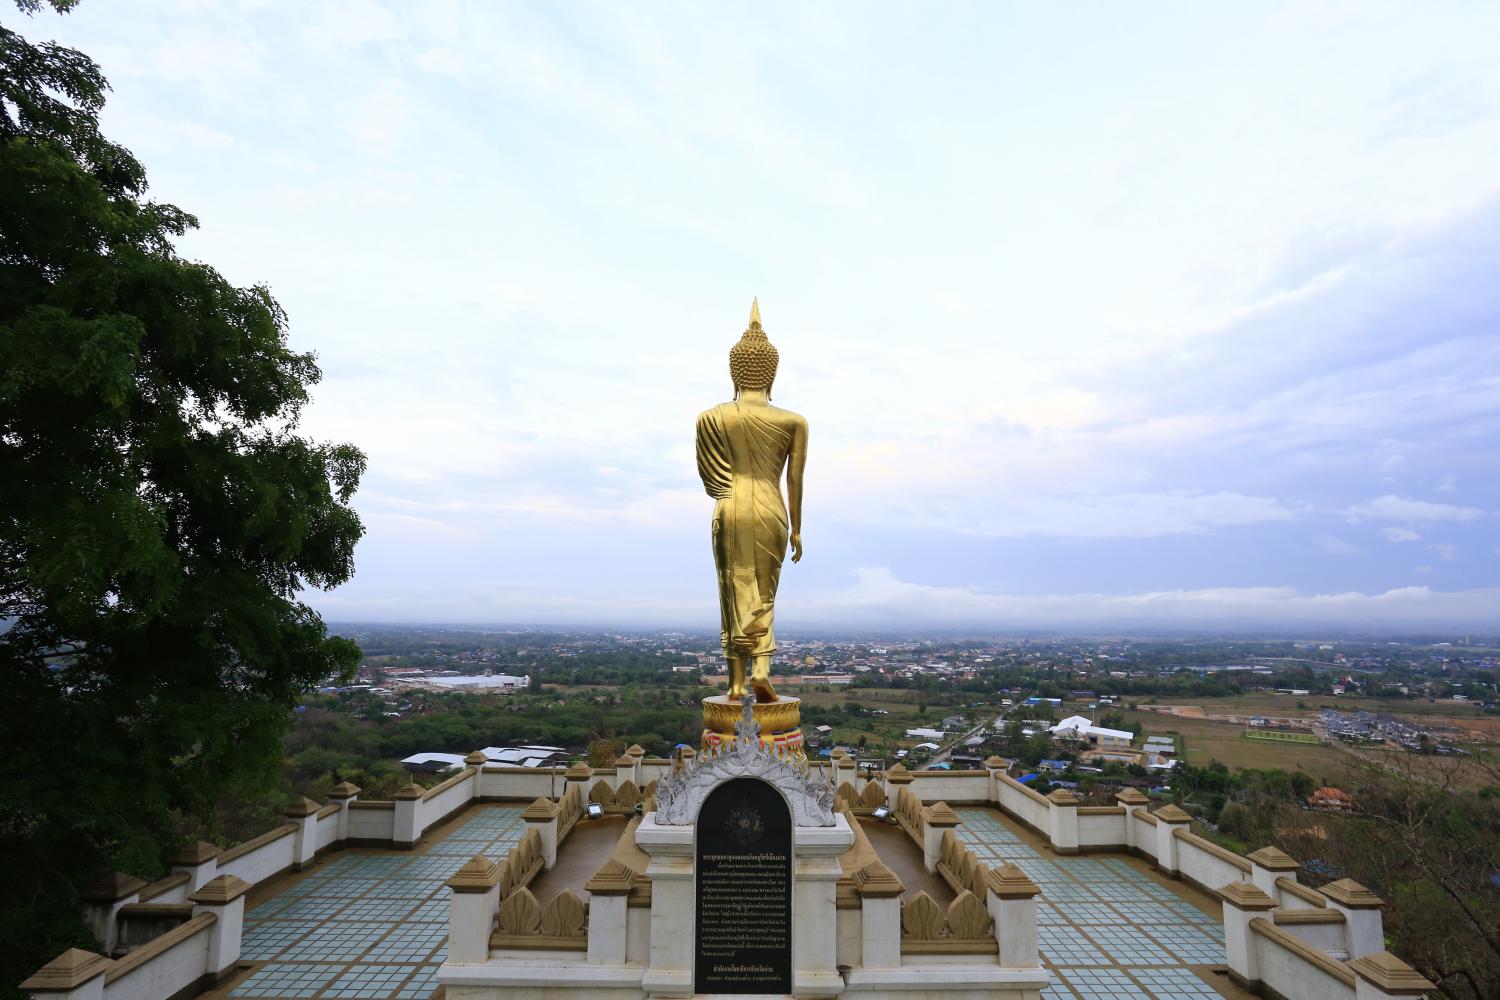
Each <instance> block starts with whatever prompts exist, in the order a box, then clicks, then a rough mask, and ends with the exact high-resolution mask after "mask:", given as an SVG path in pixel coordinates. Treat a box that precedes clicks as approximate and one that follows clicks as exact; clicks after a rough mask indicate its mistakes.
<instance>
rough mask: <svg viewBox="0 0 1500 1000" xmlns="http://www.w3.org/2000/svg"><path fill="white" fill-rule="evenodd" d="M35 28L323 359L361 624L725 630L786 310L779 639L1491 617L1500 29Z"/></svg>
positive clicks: (1352, 17)
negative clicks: (736, 406) (96, 66)
mask: <svg viewBox="0 0 1500 1000" xmlns="http://www.w3.org/2000/svg"><path fill="white" fill-rule="evenodd" d="M16 20H17V18H16V17H15V16H14V15H10V16H9V17H8V21H9V22H14V21H16ZM21 29H22V31H23V32H24V33H26V34H27V35H29V36H30V37H32V38H41V37H48V38H56V39H57V40H59V41H62V42H65V43H69V44H74V45H76V46H78V47H79V48H81V49H83V50H84V51H86V52H88V53H89V54H91V55H93V56H94V57H95V58H96V59H98V60H99V61H100V62H101V64H102V65H103V67H104V70H105V72H106V74H107V75H108V76H109V78H110V80H111V82H112V84H113V87H114V93H113V95H112V98H111V100H110V103H109V105H108V107H107V109H106V111H105V115H104V120H105V124H106V128H107V130H108V131H109V133H110V134H111V135H112V136H113V137H114V138H116V139H117V140H119V141H122V142H124V143H125V144H126V145H127V146H129V147H130V148H132V149H133V150H134V151H135V152H136V153H137V154H138V155H139V156H140V157H141V158H142V159H143V161H144V162H145V163H146V165H147V167H148V169H149V170H150V172H151V178H152V182H153V195H154V196H155V197H157V198H160V199H163V200H167V201H172V202H174V203H176V204H179V205H181V206H182V207H184V208H186V209H188V210H189V211H192V212H194V213H196V214H197V215H198V216H199V217H200V219H201V222H202V226H203V228H202V230H201V231H200V232H198V233H196V234H194V235H192V236H191V237H190V238H188V239H186V240H185V241H184V242H183V244H182V249H183V251H184V252H185V253H186V254H188V255H190V256H193V257H198V258H201V259H204V260H206V261H209V262H210V263H213V264H214V265H215V266H217V267H218V268H220V269H221V270H222V271H223V272H224V273H225V274H226V275H228V276H229V277H230V278H231V279H232V280H234V281H236V282H239V283H242V284H244V283H251V282H265V283H267V284H268V285H269V286H270V287H271V288H272V290H273V292H274V293H275V295H276V296H277V298H278V299H279V300H280V301H281V303H282V304H283V305H284V306H285V307H286V309H287V310H288V312H289V314H290V317H291V331H292V341H293V344H294V345H295V346H296V347H297V348H299V349H304V350H313V351H316V352H317V353H318V355H319V358H320V361H321V363H322V366H323V369H324V372H325V376H326V377H325V381H324V382H323V384H322V385H321V386H320V387H319V388H318V390H317V392H316V403H315V405H314V406H313V407H311V408H310V410H309V411H308V413H307V414H306V418H305V427H306V429H307V430H308V431H309V432H310V433H312V434H314V435H315V436H317V437H320V438H325V439H336V440H348V441H352V442H354V443H356V444H358V445H360V446H361V447H363V448H364V449H365V450H366V451H367V452H368V454H369V456H370V460H371V464H370V472H369V475H368V476H367V478H366V480H365V484H364V487H363V489H362V490H361V492H360V494H359V497H358V501H357V503H358V506H359V509H360V511H361V513H362V515H363V516H364V518H365V522H366V525H367V527H368V535H367V537H366V539H365V540H364V541H363V542H362V543H361V545H360V548H359V550H358V554H357V565H358V569H357V574H356V577H355V579H354V580H353V581H352V582H350V583H349V584H347V585H346V586H344V587H342V588H340V589H339V590H337V591H335V592H333V593H331V594H327V595H322V594H315V595H313V597H312V600H313V603H314V604H315V605H316V606H317V607H319V608H320V609H321V610H323V611H324V612H325V613H326V614H327V615H329V616H330V617H333V618H336V619H351V618H356V619H391V620H403V621H414V620H425V621H438V620H448V621H467V622H478V621H528V622H557V623H564V622H581V623H614V622H632V621H636V622H641V623H643V624H678V625H690V626H701V627H704V628H711V627H713V626H714V625H716V621H715V617H716V611H715V599H714V593H713V586H714V584H713V577H712V569H711V562H710V557H709V550H708V518H709V512H710V506H711V505H710V501H709V500H708V499H707V498H706V497H705V496H704V495H703V494H702V492H701V490H700V488H699V486H698V483H697V480H696V475H695V469H694V465H693V458H692V427H693V420H694V417H695V416H696V414H697V413H698V411H699V410H701V409H703V408H705V407H707V406H709V405H711V404H712V403H714V402H717V401H718V400H720V399H723V398H725V397H726V395H727V394H728V392H729V385H728V376H727V363H726V356H727V351H728V349H729V347H730V345H731V344H732V343H733V341H734V339H735V338H736V337H737V336H738V334H739V333H740V331H741V330H742V329H743V327H744V323H745V315H746V312H747V309H748V306H749V302H750V298H751V296H752V295H758V296H759V297H760V301H761V307H762V312H763V314H764V318H765V324H766V329H767V331H768V333H769V335H770V337H771V339H772V341H773V342H774V343H775V344H776V345H777V346H778V348H779V349H780V351H781V357H782V364H781V374H780V376H779V378H778V381H777V384H776V390H775V398H776V401H777V403H779V404H781V405H784V406H788V407H791V408H793V409H796V410H798V411H800V412H802V413H804V414H805V415H806V416H807V417H808V419H809V421H810V423H811V427H812V436H811V452H810V458H809V464H808V476H807V482H808V485H807V490H808V494H807V512H806V527H805V531H804V538H805V542H806V546H807V555H806V558H805V559H804V560H803V561H802V563H801V564H800V565H797V566H790V565H789V566H788V568H787V571H786V573H785V574H784V576H783V586H782V593H781V600H780V602H779V616H778V617H779V621H780V623H781V627H783V628H797V627H799V626H801V627H810V626H815V625H823V624H851V625H883V626H884V625H896V626H900V625H906V624H911V625H920V626H944V625H955V626H959V625H961V626H973V625H992V626H995V627H1005V628H1011V627H1027V626H1036V627H1054V626H1083V625H1107V626H1111V627H1114V626H1122V627H1123V626H1147V625H1150V626H1160V625H1178V626H1187V627H1197V626H1212V627H1218V626H1220V625H1223V624H1233V623H1239V624H1247V625H1248V624H1262V623H1268V622H1280V623H1288V624H1294V625H1298V626H1303V627H1323V626H1325V625H1327V626H1338V627H1345V626H1355V627H1378V628H1395V629H1405V628H1414V627H1426V626H1431V625H1440V626H1444V627H1448V626H1452V627H1455V628H1461V629H1470V628H1474V629H1481V630H1494V629H1495V628H1497V627H1500V167H1497V164H1500V61H1497V60H1495V59H1494V58H1493V39H1495V38H1496V37H1500V6H1496V5H1494V4H1483V3H1476V4H1463V3H1456V2H1455V3H1444V4H1440V5H1438V6H1436V7H1433V6H1430V5H1428V6H1419V5H1412V4H1399V3H1380V2H1373V0H1372V2H1363V0H1361V2H1348V3H1343V2H1290V3H1244V4H1234V5H1229V4H1201V3H1183V4H1170V3H1152V4H1129V5H1127V4H1105V3H1101V4H1073V5H1041V4H1005V5H1002V4H988V3H986V4H976V5H960V4H944V5H937V7H936V9H922V8H920V7H918V6H916V5H910V4H902V5H881V4H873V3H859V4H853V3H844V4H840V3H829V4H817V5H793V4H769V5H764V4H763V5H726V4H682V5H668V4H631V5H625V4H599V5H587V4H582V3H577V4H575V3H569V4H554V5H543V4H490V3H479V2H475V3H447V2H423V3H420V4H417V3H409V4H403V3H396V2H389V3H385V4H382V3H379V2H376V0H320V2H319V3H317V4H305V3H272V2H254V0H243V2H223V3H209V2H206V0H182V2H177V3H170V2H143V3H135V4H129V5H124V4H117V3H110V2H107V0H84V2H83V3H82V4H81V5H80V7H79V8H78V10H77V11H76V12H75V13H73V14H71V15H68V16H66V17H62V18H58V17H56V16H53V15H50V14H49V15H45V16H37V17H35V18H32V19H30V21H29V22H28V23H24V24H22V25H21Z"/></svg>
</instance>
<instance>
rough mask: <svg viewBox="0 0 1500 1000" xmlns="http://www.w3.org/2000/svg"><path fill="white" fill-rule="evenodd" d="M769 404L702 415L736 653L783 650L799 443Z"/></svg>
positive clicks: (728, 406)
mask: <svg viewBox="0 0 1500 1000" xmlns="http://www.w3.org/2000/svg"><path fill="white" fill-rule="evenodd" d="M770 414H771V411H770V410H769V408H767V407H759V406H740V405H739V404H738V403H720V404H719V405H718V406H716V407H714V408H713V409H711V410H708V411H706V412H704V413H703V415H702V416H700V417H699V418H698V475H699V476H700V477H701V478H702V480H703V488H704V489H705V490H706V491H707V492H708V495H709V496H711V497H713V498H714V499H715V500H717V501H718V503H716V504H715V505H714V520H713V547H714V567H715V569H717V571H718V576H719V615H720V638H721V639H722V641H723V643H724V652H725V654H726V655H729V656H763V655H768V654H770V653H772V652H774V651H775V650H776V632H775V629H774V627H773V616H774V612H775V605H776V585H777V583H778V582H780V580H781V561H782V559H783V558H785V556H786V544H787V516H786V502H785V501H784V500H783V499H782V496H781V471H782V469H783V468H784V467H785V465H786V459H787V454H788V452H789V451H790V450H791V447H792V432H791V429H790V428H783V427H778V426H776V425H775V424H774V423H772V422H771V421H770V420H769V419H768V417H769V416H770Z"/></svg>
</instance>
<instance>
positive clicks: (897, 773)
mask: <svg viewBox="0 0 1500 1000" xmlns="http://www.w3.org/2000/svg"><path fill="white" fill-rule="evenodd" d="M885 780H886V781H889V782H890V783H891V784H893V785H909V784H911V783H912V782H913V781H914V780H916V779H915V777H914V776H913V775H912V773H911V772H910V771H908V770H907V769H906V768H905V767H904V766H902V764H901V763H900V761H897V762H896V766H895V767H893V768H891V769H890V770H889V771H887V772H885Z"/></svg>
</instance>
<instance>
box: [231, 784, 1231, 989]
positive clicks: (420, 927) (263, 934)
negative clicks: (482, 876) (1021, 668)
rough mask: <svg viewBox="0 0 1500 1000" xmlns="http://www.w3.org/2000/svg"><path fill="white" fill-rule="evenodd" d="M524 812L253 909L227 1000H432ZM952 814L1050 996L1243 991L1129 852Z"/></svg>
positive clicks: (1210, 944)
mask: <svg viewBox="0 0 1500 1000" xmlns="http://www.w3.org/2000/svg"><path fill="white" fill-rule="evenodd" d="M521 811H522V807H520V806H504V805H501V806H485V807H481V808H478V809H474V810H471V811H470V812H468V813H465V814H464V815H463V816H461V817H459V819H458V820H457V821H456V822H455V823H454V824H453V825H452V827H451V828H450V829H449V830H448V831H447V832H446V833H445V834H443V835H441V839H438V840H436V842H434V843H432V844H431V845H429V846H427V847H425V848H424V849H422V850H420V851H418V852H414V853H396V852H391V851H366V850H361V849H353V850H349V851H344V852H340V853H339V854H336V855H334V856H333V857H332V859H331V860H329V861H328V862H326V863H324V864H322V865H320V866H319V868H318V869H317V870H315V871H314V872H313V873H311V874H308V875H305V876H302V877H298V878H296V879H295V880H293V881H291V882H290V883H289V884H287V885H285V887H284V888H281V889H280V890H279V891H277V892H275V894H274V895H271V896H270V897H269V898H266V899H264V900H261V901H258V902H256V903H255V904H254V905H252V906H251V908H250V910H249V911H248V912H247V913H246V914H245V933H244V938H243V947H242V954H241V957H242V959H244V960H246V961H251V962H255V963H257V965H258V967H257V968H256V969H255V970H254V971H253V972H251V973H250V974H249V975H247V976H245V977H244V978H242V979H240V980H239V981H238V982H236V983H234V984H232V985H231V986H230V987H229V990H228V996H229V997H231V998H239V997H244V998H252V997H253V998H272V997H299V998H313V997H317V998H340V1000H344V998H349V1000H425V998H427V997H429V996H431V995H432V993H433V992H434V991H435V989H436V988H437V982H436V979H435V976H436V973H437V968H438V966H439V965H441V964H442V962H443V959H444V956H445V951H446V947H445V944H446V941H447V934H448V924H447V919H448V902H447V896H448V889H447V888H446V887H445V886H444V884H443V883H444V882H445V881H446V880H447V879H448V877H449V876H450V875H452V874H453V872H455V871H457V870H458V868H459V867H460V866H461V865H462V864H463V863H464V862H465V861H466V860H468V859H469V858H470V857H472V856H473V855H475V854H484V855H485V856H487V857H490V858H497V859H498V858H502V857H504V855H505V853H506V852H507V851H508V850H509V849H510V847H511V845H513V844H515V843H516V842H517V841H518V840H519V839H520V837H521V834H522V833H523V832H524V830H523V826H524V824H522V823H521ZM958 812H959V815H960V816H961V817H962V818H963V824H962V825H961V826H960V827H959V828H958V833H959V834H960V836H961V837H962V838H963V840H964V842H965V843H966V844H968V845H969V847H970V849H971V850H973V851H974V853H975V854H976V855H978V857H979V859H980V860H981V861H983V862H985V863H986V864H991V865H994V864H1000V863H1001V862H1003V861H1013V862H1015V863H1016V864H1017V865H1019V866H1020V868H1021V869H1022V870H1023V871H1025V872H1026V874H1027V875H1029V876H1030V877H1031V878H1032V879H1033V880H1034V881H1035V882H1036V883H1037V884H1038V885H1039V886H1041V889H1042V895H1041V896H1040V897H1039V898H1038V906H1037V920H1038V925H1039V926H1038V928H1037V935H1038V939H1039V941H1040V944H1041V951H1042V957H1043V961H1044V962H1045V964H1046V965H1047V966H1048V967H1049V968H1050V969H1051V970H1052V971H1053V973H1054V975H1053V985H1052V986H1051V987H1049V988H1048V989H1047V990H1046V991H1045V992H1044V993H1043V996H1044V997H1045V998H1047V1000H1080V998H1081V1000H1137V998H1140V1000H1148V998H1154V1000H1190V998H1217V997H1221V996H1230V997H1239V996H1242V995H1243V994H1240V993H1239V992H1238V991H1236V990H1234V988H1233V987H1232V986H1230V985H1228V983H1227V981H1226V980H1225V978H1224V977H1223V976H1220V975H1216V974H1214V973H1212V972H1210V971H1208V966H1212V965H1222V963H1223V962H1224V942H1223V935H1222V931H1221V928H1220V923H1219V918H1218V917H1217V916H1215V915H1214V914H1213V913H1211V912H1207V911H1205V910H1204V909H1202V908H1200V907H1198V906H1196V905H1194V904H1193V903H1192V902H1190V901H1189V893H1190V890H1185V889H1181V888H1180V887H1178V886H1175V885H1167V884H1165V883H1164V881H1163V880H1161V879H1159V878H1156V877H1154V876H1152V875H1150V874H1148V873H1147V872H1145V871H1144V870H1142V868H1141V867H1140V866H1139V865H1137V864H1134V863H1132V862H1131V861H1128V860H1126V859H1124V858H1118V857H1079V858H1062V857H1056V856H1054V855H1052V854H1050V853H1048V852H1045V851H1043V850H1040V849H1038V848H1037V847H1035V846H1033V845H1032V843H1031V842H1030V840H1029V839H1027V836H1026V835H1024V834H1022V833H1020V832H1019V828H1017V827H1016V826H1014V824H1012V823H1011V822H1010V821H1009V820H1007V819H1004V818H1003V817H1001V816H1000V814H998V813H996V812H994V811H993V810H990V809H984V808H960V809H959V810H958Z"/></svg>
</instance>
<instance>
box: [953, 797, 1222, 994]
mask: <svg viewBox="0 0 1500 1000" xmlns="http://www.w3.org/2000/svg"><path fill="white" fill-rule="evenodd" d="M956 811H957V813H958V815H959V816H960V817H961V818H962V819H963V823H962V824H961V825H960V826H959V827H958V829H957V830H955V831H954V832H955V833H957V834H958V835H959V837H961V838H962V839H963V842H964V843H965V844H967V845H968V847H969V849H970V850H972V851H973V852H974V854H975V855H976V856H977V857H978V858H979V860H980V861H982V862H984V863H985V864H987V865H998V864H1001V863H1003V862H1006V861H1011V862H1014V863H1015V864H1016V866H1017V867H1018V868H1020V869H1021V870H1022V871H1023V872H1025V873H1026V874H1027V876H1029V877H1030V878H1031V880H1032V881H1034V882H1035V883H1036V884H1037V885H1038V886H1040V887H1041V890H1042V894H1041V895H1040V896H1039V897H1037V940H1038V943H1039V945H1040V947H1041V952H1042V961H1043V963H1044V964H1045V965H1046V966H1047V967H1048V968H1049V969H1051V970H1052V972H1053V977H1052V985H1051V986H1049V987H1048V988H1047V989H1045V990H1043V991H1042V996H1043V997H1044V998H1045V1000H1077V998H1082V1000H1189V998H1208V997H1212V998H1215V1000H1217V998H1220V997H1226V996H1227V997H1241V996H1244V995H1245V994H1243V993H1241V992H1239V991H1238V990H1236V989H1235V988H1234V987H1233V986H1232V985H1231V984H1230V983H1229V981H1228V978H1227V977H1226V976H1223V975H1219V974H1216V973H1214V972H1213V971H1211V969H1210V967H1211V966H1215V965H1223V964H1224V933H1223V927H1222V925H1221V922H1220V919H1219V917H1218V916H1215V915H1214V914H1213V913H1211V912H1208V911H1206V910H1205V909H1203V908H1202V907H1199V906H1198V905H1196V904H1195V903H1193V902H1191V901H1190V896H1191V895H1192V894H1193V891H1192V890H1191V889H1188V888H1186V887H1185V886H1179V885H1175V884H1168V883H1167V881H1166V880H1165V879H1162V878H1159V877H1157V876H1153V875H1151V874H1149V873H1147V872H1146V871H1144V870H1142V867H1141V866H1138V865H1136V864H1133V863H1132V862H1131V861H1130V860H1127V859H1125V858H1122V857H1103V856H1093V857H1058V856H1057V855H1054V854H1052V853H1050V852H1047V851H1042V850H1040V849H1038V848H1037V847H1034V846H1032V844H1031V843H1029V842H1028V840H1027V839H1025V838H1023V837H1022V835H1021V834H1020V833H1018V832H1017V828H1016V827H1015V826H1014V825H1013V824H1012V823H1011V822H1010V820H1008V819H1005V818H1004V817H1002V816H1001V815H1000V814H999V813H997V812H996V811H994V810H993V809H985V808H959V809H957V810H956Z"/></svg>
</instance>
